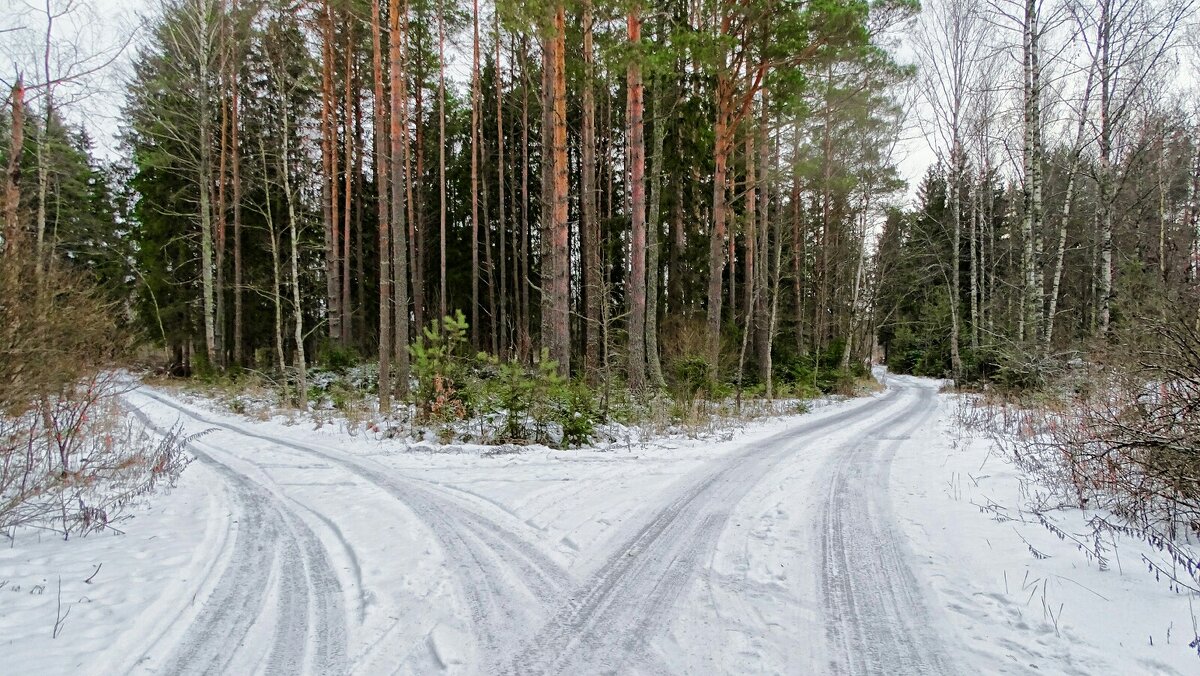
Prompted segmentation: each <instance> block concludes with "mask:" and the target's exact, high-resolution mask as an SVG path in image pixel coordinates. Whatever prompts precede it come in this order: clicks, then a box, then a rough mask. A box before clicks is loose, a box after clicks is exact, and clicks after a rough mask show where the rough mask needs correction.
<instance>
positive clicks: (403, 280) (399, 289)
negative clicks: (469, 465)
mask: <svg viewBox="0 0 1200 676" xmlns="http://www.w3.org/2000/svg"><path fill="white" fill-rule="evenodd" d="M404 13H405V10H404V8H403V7H402V6H401V3H400V0H391V5H390V7H389V17H388V19H389V21H388V23H389V27H390V28H391V32H390V35H389V45H388V47H389V49H388V54H389V57H390V58H389V61H390V66H391V70H390V73H389V77H390V83H391V106H390V108H391V111H390V112H391V172H390V173H391V181H390V183H391V186H390V187H391V191H392V195H391V205H390V206H391V210H392V234H391V238H392V261H393V262H392V265H393V279H394V280H395V285H394V290H395V294H396V303H395V308H396V316H395V323H394V325H395V334H394V336H393V346H392V347H393V350H392V353H393V355H394V356H395V358H396V387H395V390H396V393H397V394H398V395H399V396H400V397H402V398H403V397H406V396H408V388H409V382H408V366H409V360H408V332H409V331H408V328H409V327H408V320H409V314H408V312H409V311H408V260H407V258H408V252H407V247H408V242H407V241H406V240H407V239H408V238H407V233H406V231H405V228H406V225H405V204H404V185H403V181H402V178H403V176H404V156H405V153H404V148H405V145H407V141H408V133H407V131H406V130H405V129H404V127H403V121H404V107H405V101H406V99H407V89H406V87H405V80H406V79H407V74H406V73H405V71H404V63H403V61H402V60H401V57H400V45H401V41H402V40H403V39H404V37H403V34H402V33H401V31H400V17H401V15H402V14H404Z"/></svg>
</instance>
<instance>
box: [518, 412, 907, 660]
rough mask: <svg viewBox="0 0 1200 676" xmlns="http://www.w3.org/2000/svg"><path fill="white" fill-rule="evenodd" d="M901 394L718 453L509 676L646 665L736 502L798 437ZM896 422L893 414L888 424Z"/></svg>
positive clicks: (855, 418) (859, 418) (860, 418)
mask: <svg viewBox="0 0 1200 676" xmlns="http://www.w3.org/2000/svg"><path fill="white" fill-rule="evenodd" d="M898 398H899V393H898V392H897V391H894V390H889V391H888V392H887V393H885V394H884V395H883V396H881V397H880V398H878V399H877V400H876V401H874V402H871V403H869V404H865V405H863V406H860V407H857V408H854V409H851V410H849V411H845V412H842V413H837V414H834V415H831V416H829V417H826V418H821V419H819V420H815V421H812V422H810V423H806V424H801V425H798V426H796V427H794V428H792V429H791V430H788V431H786V432H783V433H781V434H778V435H776V436H774V437H771V438H769V439H766V440H764V441H761V442H758V443H756V444H753V445H750V446H747V447H745V448H744V449H743V450H741V451H740V452H736V453H733V454H732V455H730V456H727V457H726V458H723V459H722V460H720V461H719V462H718V463H717V464H716V466H715V467H713V468H710V469H708V471H707V472H706V473H705V474H704V475H702V477H701V478H700V479H698V480H695V481H693V483H691V484H690V485H689V486H688V487H687V488H685V489H684V490H682V491H680V492H679V493H678V494H677V495H676V496H675V497H674V498H673V499H672V500H671V501H670V502H669V503H668V504H667V505H666V507H664V508H662V509H661V510H660V511H658V512H657V513H656V514H654V515H653V516H652V517H650V520H649V521H648V522H647V523H646V524H645V525H644V526H643V527H642V528H641V529H640V530H638V531H637V532H636V533H635V534H634V535H633V537H631V538H630V539H629V540H627V541H626V542H625V543H624V544H623V545H621V546H620V547H618V548H617V550H616V551H615V553H614V554H612V555H611V556H610V558H609V559H608V560H607V561H606V562H605V563H604V565H603V566H601V568H600V569H599V570H597V571H596V573H595V575H594V576H593V577H592V579H591V580H589V581H588V582H586V583H585V584H584V585H583V586H581V587H580V588H579V589H577V590H576V592H575V593H574V594H572V597H571V599H570V601H569V602H568V603H567V604H565V605H564V606H562V607H561V608H560V610H559V611H558V612H557V613H556V614H555V615H554V617H552V618H551V619H550V621H549V622H547V623H546V625H545V626H544V628H543V629H542V630H541V631H540V632H539V633H538V634H537V635H535V636H534V637H533V638H532V639H531V640H529V641H527V642H526V643H525V644H524V645H523V646H522V648H521V649H520V650H519V651H518V652H517V653H515V654H514V655H512V656H510V658H509V659H508V660H507V661H506V662H505V663H504V665H503V669H504V673H509V674H535V673H614V672H622V671H627V670H628V666H627V665H628V663H629V662H637V663H639V664H640V665H641V666H643V667H646V666H648V665H647V661H648V659H649V658H648V657H647V656H646V655H645V654H644V653H645V652H646V650H645V649H646V646H647V644H648V642H649V640H650V639H651V638H653V636H654V635H655V634H656V633H657V632H658V631H659V630H660V629H661V628H662V627H663V626H664V622H663V620H664V619H665V616H666V614H667V613H668V612H669V611H670V610H671V608H672V607H673V606H674V604H675V601H676V600H677V599H678V597H679V596H680V594H681V593H682V592H683V590H684V589H685V588H686V586H687V585H688V583H689V582H691V580H692V578H693V576H694V574H695V572H696V570H697V569H698V568H699V567H701V566H702V565H704V562H705V561H707V560H708V559H710V558H711V554H712V551H713V550H714V548H715V547H716V544H717V540H718V539H719V538H720V535H721V533H722V532H723V531H724V529H725V524H726V522H728V520H729V517H730V514H731V512H732V510H733V508H734V506H735V505H736V504H737V503H738V501H739V500H741V499H742V497H744V496H745V495H746V494H747V493H749V492H750V490H751V489H753V488H754V486H755V485H756V484H757V483H758V482H759V481H761V480H762V479H763V478H764V477H765V476H766V475H767V474H768V473H769V472H770V471H771V469H772V468H774V467H775V466H776V465H777V464H778V463H779V462H780V461H781V460H783V459H784V458H785V457H787V456H788V455H789V454H791V453H793V452H794V451H795V450H797V442H798V441H800V440H801V439H806V438H808V439H811V438H813V437H814V436H815V435H819V434H821V433H823V432H827V431H830V430H833V429H837V428H839V427H843V426H845V425H848V424H855V423H857V424H862V423H866V422H869V421H870V420H872V419H873V418H876V417H877V416H879V415H880V413H881V411H883V410H889V409H890V408H891V405H892V403H893V402H894V401H896V400H898ZM888 422H890V419H889V421H888Z"/></svg>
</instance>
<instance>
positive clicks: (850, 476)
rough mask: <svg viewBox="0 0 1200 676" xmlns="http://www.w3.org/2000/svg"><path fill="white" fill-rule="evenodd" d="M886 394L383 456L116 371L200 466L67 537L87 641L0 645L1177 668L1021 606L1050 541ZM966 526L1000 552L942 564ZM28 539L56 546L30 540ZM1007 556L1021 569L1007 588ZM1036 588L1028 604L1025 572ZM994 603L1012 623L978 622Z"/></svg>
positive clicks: (231, 664)
mask: <svg viewBox="0 0 1200 676" xmlns="http://www.w3.org/2000/svg"><path fill="white" fill-rule="evenodd" d="M886 386H887V387H886V390H885V391H884V392H882V393H880V394H877V395H874V396H871V397H865V398H861V399H857V400H851V401H846V402H841V403H837V404H834V405H829V406H825V407H822V408H819V409H818V410H817V411H815V412H813V413H810V414H807V415H803V416H798V417H794V418H791V419H789V420H785V421H779V422H776V423H771V424H768V425H766V426H761V427H760V428H759V429H757V431H753V432H748V433H744V434H742V435H741V436H740V437H738V438H735V439H734V440H732V441H729V442H722V443H708V444H704V443H690V444H689V443H680V444H667V443H662V444H658V445H650V446H647V447H642V448H638V449H634V448H629V449H625V450H619V451H618V450H608V451H599V450H586V451H570V452H560V451H550V450H547V449H541V450H532V451H530V450H526V451H523V452H513V453H499V454H497V453H494V452H490V451H486V450H484V449H462V452H457V453H455V452H445V451H441V452H432V453H431V452H413V451H411V450H410V451H404V450H403V449H401V448H397V447H396V446H395V445H394V444H392V443H390V442H387V441H380V440H374V439H364V438H361V436H360V437H351V436H348V435H345V434H341V433H337V432H335V431H330V430H312V429H306V428H304V427H303V426H298V425H290V424H288V423H287V422H286V421H283V420H274V421H265V422H252V421H248V420H245V419H243V418H237V417H234V416H229V415H224V414H218V413H213V412H211V411H208V410H205V409H201V408H198V407H196V406H194V405H192V404H188V403H185V402H183V401H180V400H178V399H176V398H173V397H172V396H169V395H167V394H165V393H163V392H159V391H155V390H152V389H149V388H144V387H143V388H139V389H137V390H135V391H133V392H131V393H130V394H129V395H127V396H128V401H129V404H130V405H131V407H132V408H133V409H135V410H136V415H138V416H139V417H140V418H142V419H143V421H145V422H147V423H148V424H150V425H152V426H154V427H157V428H159V429H164V430H165V429H168V428H171V427H173V426H175V425H181V426H182V427H183V429H184V431H185V432H186V433H188V434H197V435H198V436H195V437H194V438H192V439H191V441H190V444H191V447H192V448H191V450H192V451H193V453H194V454H195V455H196V457H197V458H198V460H199V463H200V464H199V465H198V466H195V467H193V468H192V469H189V470H188V472H187V473H186V474H185V477H184V479H185V480H184V482H183V484H182V485H181V486H180V488H179V489H178V490H177V491H176V492H175V493H174V494H172V495H169V496H164V497H160V498H159V500H161V501H163V502H164V503H166V504H167V505H168V507H166V508H164V512H163V513H162V514H159V513H157V512H156V513H151V514H147V515H145V516H144V517H139V519H136V520H135V521H134V522H133V525H134V526H135V527H136V526H138V525H139V522H141V523H142V525H143V526H144V528H145V530H144V539H138V538H137V537H136V536H135V534H134V533H131V534H130V536H128V537H129V539H128V540H127V541H125V542H124V543H123V544H116V545H113V544H110V543H112V542H113V541H118V542H119V539H118V538H115V537H112V538H105V537H100V538H88V539H87V540H86V541H81V542H79V543H72V544H73V545H74V546H75V547H77V549H75V550H71V551H74V552H75V556H76V557H84V558H86V557H92V558H93V559H95V560H96V562H99V561H100V560H106V561H107V562H108V565H106V566H105V568H104V570H105V573H106V574H107V575H111V576H112V578H101V579H100V580H99V582H100V583H107V584H108V586H104V584H100V585H99V586H97V585H93V586H90V587H87V588H86V589H85V588H80V589H85V590H86V592H87V595H86V596H80V597H79V600H78V601H76V600H75V598H74V597H75V595H76V594H75V588H69V589H68V591H67V592H66V593H67V595H68V598H69V600H70V602H72V603H73V607H74V609H75V615H73V616H72V617H70V618H69V620H68V622H74V623H76V627H71V626H70V625H67V627H68V629H76V631H80V632H81V635H82V643H81V644H80V645H83V646H85V648H86V649H83V650H80V651H78V652H75V651H73V650H71V649H68V650H64V651H61V653H60V654H53V652H51V653H49V654H47V653H40V652H39V653H35V652H32V651H29V652H26V653H23V652H22V651H21V650H18V651H17V655H18V660H19V661H18V664H21V665H22V666H23V667H25V668H27V669H28V670H31V671H35V672H47V673H51V672H62V673H65V672H67V671H72V672H76V673H170V674H175V673H186V674H190V673H239V674H240V673H277V674H293V673H313V674H340V673H363V674H375V673H411V674H425V673H435V672H449V673H464V674H474V673H478V674H492V673H505V674H542V673H556V674H557V673H562V674H593V673H756V674H757V673H775V674H813V673H815V674H821V673H833V674H885V673H886V674H960V673H967V672H969V671H973V670H978V669H979V668H981V667H982V668H983V670H984V671H985V672H1001V673H1032V672H1034V671H1037V672H1040V673H1046V672H1052V673H1071V672H1080V673H1087V672H1092V673H1095V670H1096V668H1098V667H1101V668H1102V667H1104V666H1109V667H1113V668H1114V669H1116V668H1117V667H1116V665H1117V664H1120V665H1121V666H1122V667H1125V672H1128V671H1129V665H1140V666H1146V665H1154V667H1155V669H1152V670H1150V671H1154V672H1157V671H1158V668H1161V671H1165V672H1167V673H1171V672H1172V671H1177V670H1176V669H1173V668H1171V667H1170V666H1168V665H1169V664H1174V663H1175V662H1174V659H1168V660H1167V661H1166V662H1163V661H1158V660H1157V658H1158V657H1159V655H1158V653H1155V654H1154V655H1152V656H1150V657H1147V656H1146V655H1141V654H1137V655H1134V656H1133V657H1130V658H1129V661H1127V662H1124V663H1120V662H1112V661H1107V660H1109V656H1108V655H1107V654H1106V653H1105V646H1103V645H1099V644H1098V645H1099V647H1096V648H1094V649H1093V648H1092V647H1090V646H1089V645H1088V643H1087V640H1086V639H1081V637H1080V636H1079V635H1078V634H1072V633H1069V632H1072V631H1073V629H1072V628H1071V627H1067V626H1062V627H1060V626H1058V625H1059V622H1058V619H1055V621H1054V626H1053V627H1051V625H1050V624H1049V623H1047V622H1045V621H1042V622H1038V621H1036V619H1035V618H1034V617H1033V614H1034V613H1033V609H1034V606H1031V605H1030V603H1031V601H1030V600H1029V599H1027V598H1026V595H1027V592H1026V588H1027V587H1030V586H1031V585H1030V584H1028V580H1029V579H1030V577H1029V575H1030V570H1034V571H1035V572H1036V571H1037V566H1043V565H1045V564H1046V561H1044V560H1042V559H1038V558H1036V557H1029V556H1028V553H1029V552H1028V551H1026V550H1025V549H1024V546H1013V543H1008V544H1007V545H1004V544H1003V540H1004V538H1005V535H1004V534H1002V533H1001V532H999V531H996V532H993V531H991V530H988V529H989V528H992V529H994V528H1000V529H1001V530H1005V531H1007V530H1008V529H1009V527H1008V526H997V525H996V524H994V523H993V522H991V521H989V520H988V519H987V517H986V516H985V515H980V514H979V513H978V510H977V509H976V508H975V507H974V506H973V505H971V504H969V502H968V503H967V504H964V503H963V500H962V498H961V493H962V489H961V488H960V487H955V486H954V485H953V481H952V482H951V490H950V491H949V492H948V493H945V494H943V493H942V492H941V491H940V489H939V488H938V486H940V485H941V484H943V483H944V482H945V476H946V475H947V474H949V473H952V472H953V471H954V469H953V467H946V465H947V463H951V462H952V461H954V460H955V459H956V458H957V457H958V456H960V455H963V453H962V452H961V450H960V449H958V448H957V446H956V444H955V443H951V442H950V441H948V437H949V436H950V434H949V432H950V430H949V429H948V427H947V425H948V418H947V406H946V402H947V398H946V397H945V396H942V395H939V394H938V393H937V387H938V383H936V382H934V381H927V380H920V379H913V378H902V377H892V376H888V377H886ZM200 433H202V434H200ZM977 460H978V457H977V456H971V457H967V458H966V462H968V463H976V462H977ZM897 468H898V469H897ZM978 485H979V483H978V481H976V486H978ZM964 507H965V509H960V508H964ZM972 519H973V521H971V522H970V523H962V527H960V525H959V522H964V521H966V520H972ZM963 528H966V529H972V528H975V529H978V530H979V531H980V532H981V533H983V535H982V536H981V538H982V539H983V540H984V541H985V542H986V543H987V544H986V547H988V548H991V547H992V546H993V544H992V542H993V540H994V541H996V542H997V543H1001V544H1000V545H999V546H997V548H996V551H994V552H991V553H990V554H989V555H987V556H984V555H980V554H979V553H978V552H976V553H975V555H974V557H973V558H972V557H971V556H969V555H968V554H966V553H962V554H961V556H960V554H959V553H957V552H955V550H954V548H955V547H958V546H961V544H962V538H963V537H965V536H963ZM967 532H971V531H967ZM1018 537H1021V536H1020V535H1018ZM1026 537H1030V536H1029V535H1028V534H1026ZM1010 539H1011V538H1010ZM1021 542H1023V543H1025V544H1028V543H1027V542H1025V541H1024V539H1022V540H1021ZM43 544H45V545H46V546H47V547H50V546H53V545H52V544H51V543H38V545H37V547H34V548H33V551H35V552H37V551H40V550H39V548H41V547H42V545H43ZM60 544H61V543H60ZM975 544H976V545H977V546H976V547H975V549H978V548H980V547H983V546H984V545H979V543H975ZM64 546H65V545H64ZM1039 546H1040V547H1044V545H1039ZM1005 547H1006V548H1005ZM55 551H67V550H65V549H60V550H55ZM59 556H60V558H61V556H62V555H59ZM1026 559H1028V560H1026ZM1056 563H1057V562H1056ZM39 565H41V566H49V567H54V566H55V565H57V564H56V559H55V557H54V556H52V555H48V556H47V557H45V558H38V557H37V556H36V555H34V556H32V558H28V559H24V560H18V559H17V558H16V556H15V555H10V556H8V557H7V558H6V557H5V553H3V552H0V578H3V577H5V576H9V575H10V573H12V574H13V575H15V576H16V577H14V579H16V578H18V577H19V576H20V575H21V574H24V575H26V576H28V575H37V572H36V571H37V566H39ZM91 565H93V566H94V563H92V564H91ZM77 568H79V569H80V570H86V569H87V565H85V564H83V563H82V562H81V563H80V564H79V566H77ZM114 568H115V569H116V570H111V569H114ZM1060 568H1061V566H1060ZM71 570H74V569H71ZM110 570H111V572H110ZM13 571H15V573H13ZM1022 571H1023V572H1024V574H1025V580H1026V582H1027V584H1024V585H1022V586H1021V587H1020V589H1019V591H1018V590H1014V593H1013V595H1012V598H1010V597H1009V589H1008V586H1009V580H1010V578H1011V579H1012V580H1014V581H1016V580H1018V579H1019V577H1020V574H1021V572H1022ZM1059 572H1060V574H1058V577H1060V578H1064V579H1065V576H1064V575H1063V574H1061V573H1062V571H1059ZM1067 572H1069V571H1067ZM72 575H73V573H72V572H68V577H71V576H72ZM1001 577H1003V582H1002V583H1001ZM1047 578H1049V575H1047ZM1035 579H1040V578H1035ZM1072 581H1073V582H1075V584H1076V585H1077V586H1082V585H1080V584H1079V583H1078V582H1077V581H1074V580H1072ZM130 582H133V583H135V584H132V585H131V584H129V583H130ZM114 583H115V584H114ZM88 584H89V585H90V584H91V583H88ZM1001 585H1003V586H1002V587H1001ZM62 586H63V587H64V588H67V582H66V581H64V582H63V583H62ZM1014 586H1015V584H1014ZM131 588H132V589H133V591H131ZM2 591H3V589H2V588H0V592H2ZM1001 591H1003V592H1004V593H1003V594H1002V593H1000V592H1001ZM1129 591H1130V594H1131V595H1136V596H1137V597H1139V598H1141V597H1144V596H1145V590H1144V589H1137V588H1134V587H1131V588H1130V589H1129ZM1041 594H1042V604H1041V608H1045V607H1046V606H1047V602H1046V594H1047V586H1046V585H1045V584H1044V583H1043V586H1042V588H1041ZM1131 597H1133V596H1131ZM1031 598H1032V597H1030V599H1031ZM1102 598H1103V597H1102ZM4 600H5V599H4V598H3V594H0V602H2V601H4ZM1105 600H1108V599H1107V598H1106V599H1105ZM1021 601H1024V606H1022V605H1021V603H1020V602H1021ZM1120 601H1121V599H1120V598H1118V602H1120ZM97 603H99V604H103V605H104V606H105V607H103V608H97V607H96V604H97ZM27 606H28V607H27V608H24V607H17V608H16V610H17V611H20V612H16V613H15V614H14V615H13V617H14V618H16V620H17V621H19V622H33V621H41V620H40V619H33V618H40V615H37V614H36V612H35V610H36V608H39V607H43V606H39V605H38V604H35V603H34V602H30V603H28V604H27ZM0 608H2V607H0ZM997 608H999V609H1002V610H1004V611H1005V612H1008V613H1013V612H1015V615H1013V616H1012V617H1009V616H1004V617H997V618H996V621H995V623H994V626H993V625H992V623H991V622H990V620H989V619H988V613H989V612H996V611H997ZM1022 608H1024V610H1022ZM1062 608H1063V606H1062V605H1060V606H1059V609H1058V614H1059V617H1061V615H1062V613H1063V610H1062ZM21 613H25V614H24V615H22V614H21ZM93 615H95V616H96V618H99V619H95V618H93ZM105 618H107V619H105ZM1014 618H1015V619H1014ZM1041 619H1044V618H1041ZM93 622H98V623H104V622H108V623H109V626H106V627H105V628H104V630H101V628H99V627H95V626H92V624H93ZM4 623H5V620H3V619H2V618H0V625H3V624H4ZM84 623H86V624H87V628H86V629H83V628H81V627H79V626H78V625H79V624H84ZM981 623H982V625H983V626H984V627H986V629H981ZM1085 624H1086V623H1085ZM1172 626H1176V625H1172ZM1089 629H1090V628H1089V627H1087V626H1081V627H1080V630H1079V633H1082V632H1084V631H1088V630H1089ZM1138 630H1139V631H1140V630H1141V628H1140V627H1139V629H1138ZM1152 631H1156V630H1152ZM1170 631H1171V629H1167V637H1166V640H1167V641H1168V642H1169V641H1170ZM1176 631H1178V632H1179V633H1180V634H1183V633H1185V632H1182V630H1181V629H1176ZM28 634H29V638H28V639H27V640H28V641H32V642H35V643H36V642H37V641H38V640H39V639H38V638H37V637H36V636H35V632H28ZM68 635H69V634H68ZM1064 637H1069V638H1064ZM59 640H61V639H59ZM1160 640H1161V639H1160ZM1056 641H1061V642H1063V643H1064V646H1065V647H1064V648H1063V652H1062V654H1055V653H1054V652H1053V646H1054V645H1055V642H1056ZM1177 642H1178V641H1177ZM1130 643H1131V645H1133V644H1134V641H1132V640H1131V642H1130ZM73 645H74V644H73ZM19 646H22V647H23V646H25V643H24V642H22V643H20V644H19ZM1026 646H1029V648H1028V649H1027V648H1026ZM9 647H10V648H12V647H13V645H12V641H10V645H9ZM1043 648H1044V649H1045V650H1043ZM1170 654H1171V655H1174V653H1170ZM22 655H24V656H23V657H22ZM1064 655H1065V657H1064ZM1185 658H1186V655H1185ZM1113 659H1116V658H1115V657H1114V658H1113ZM1133 671H1134V672H1136V671H1137V669H1136V668H1134V669H1133Z"/></svg>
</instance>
